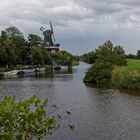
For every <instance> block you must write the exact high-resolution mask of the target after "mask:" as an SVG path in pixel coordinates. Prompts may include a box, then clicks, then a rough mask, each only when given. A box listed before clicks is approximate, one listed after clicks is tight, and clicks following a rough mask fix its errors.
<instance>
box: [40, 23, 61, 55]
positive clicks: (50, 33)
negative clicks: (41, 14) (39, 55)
mask: <svg viewBox="0 0 140 140" xmlns="http://www.w3.org/2000/svg"><path fill="white" fill-rule="evenodd" d="M49 25H50V29H47V30H45V28H44V27H43V26H41V27H40V30H41V31H42V32H43V35H44V41H43V46H44V47H45V48H46V49H47V51H48V52H49V53H57V52H59V46H60V44H58V43H56V39H55V36H54V30H53V25H52V22H51V21H49Z"/></svg>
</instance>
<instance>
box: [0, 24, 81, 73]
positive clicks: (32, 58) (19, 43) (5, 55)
mask: <svg viewBox="0 0 140 140" xmlns="http://www.w3.org/2000/svg"><path fill="white" fill-rule="evenodd" d="M27 38H28V39H27V40H25V39H24V36H23V34H22V32H21V31H20V30H19V29H18V28H16V27H14V26H12V27H8V28H6V29H5V30H4V31H1V36H0V67H3V68H5V70H11V69H14V68H16V66H17V65H41V66H42V65H52V63H53V61H55V62H56V63H57V64H59V65H69V66H71V65H76V64H78V62H79V59H78V57H76V56H73V55H72V54H70V53H68V52H66V51H61V52H60V53H58V54H49V53H48V52H47V50H46V49H45V48H44V47H42V44H43V41H42V39H41V37H39V36H38V35H35V34H29V35H28V37H27ZM2 70H4V69H2Z"/></svg>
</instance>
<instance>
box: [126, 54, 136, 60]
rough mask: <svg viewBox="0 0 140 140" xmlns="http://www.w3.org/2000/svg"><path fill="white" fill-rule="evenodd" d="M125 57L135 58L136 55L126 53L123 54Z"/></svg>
mask: <svg viewBox="0 0 140 140" xmlns="http://www.w3.org/2000/svg"><path fill="white" fill-rule="evenodd" d="M125 57H126V58H127V59H136V55H134V54H128V55H126V56H125Z"/></svg>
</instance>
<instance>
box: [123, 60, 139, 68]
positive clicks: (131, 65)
mask: <svg viewBox="0 0 140 140" xmlns="http://www.w3.org/2000/svg"><path fill="white" fill-rule="evenodd" d="M125 68H128V69H135V70H136V69H139V70H140V59H127V66H125Z"/></svg>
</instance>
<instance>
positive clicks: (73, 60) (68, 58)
mask: <svg viewBox="0 0 140 140" xmlns="http://www.w3.org/2000/svg"><path fill="white" fill-rule="evenodd" d="M53 58H54V59H55V61H56V62H57V63H58V64H59V65H63V66H67V65H68V66H73V65H77V64H78V62H79V59H78V57H76V56H73V55H72V54H71V53H69V52H67V51H65V50H62V51H61V52H60V53H59V54H58V55H55V56H53Z"/></svg>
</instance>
